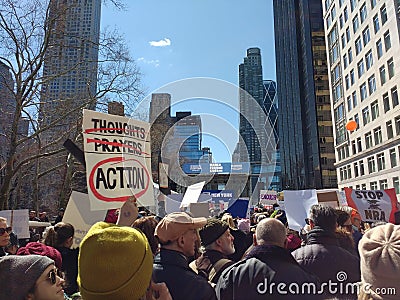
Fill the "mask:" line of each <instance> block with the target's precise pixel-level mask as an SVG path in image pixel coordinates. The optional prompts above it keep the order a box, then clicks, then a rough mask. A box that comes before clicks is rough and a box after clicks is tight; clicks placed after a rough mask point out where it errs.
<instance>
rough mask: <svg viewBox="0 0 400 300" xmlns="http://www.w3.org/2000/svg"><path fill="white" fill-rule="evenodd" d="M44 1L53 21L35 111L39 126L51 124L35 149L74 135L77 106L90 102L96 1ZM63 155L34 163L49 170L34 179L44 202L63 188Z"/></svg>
mask: <svg viewBox="0 0 400 300" xmlns="http://www.w3.org/2000/svg"><path fill="white" fill-rule="evenodd" d="M49 7H50V10H49V20H51V19H53V20H56V21H55V22H54V23H52V26H51V28H50V33H51V34H50V40H49V47H48V50H47V51H46V55H45V58H44V65H43V76H44V78H46V81H45V83H44V85H43V87H42V90H41V102H42V105H41V107H40V112H39V122H40V126H41V127H42V128H44V127H46V126H51V130H46V131H44V132H43V133H42V134H41V143H42V145H41V149H45V151H52V150H55V149H60V148H62V144H63V142H64V141H65V140H66V139H67V138H75V137H76V136H77V135H78V134H79V132H80V130H81V128H80V119H81V111H82V110H81V108H83V107H85V108H94V107H95V105H96V103H95V95H96V89H97V62H98V45H99V37H100V14H101V1H100V0H85V1H83V0H69V1H63V0H51V1H50V3H49ZM65 113H67V115H66V116H63V117H62V118H60V116H61V115H62V114H65ZM66 157H67V156H66V152H62V153H60V154H59V155H56V156H51V157H50V158H49V159H48V160H43V161H42V162H41V164H40V172H41V173H47V172H49V173H48V174H47V175H46V176H44V178H43V179H42V180H43V182H42V184H41V185H40V186H41V187H42V189H43V191H42V193H41V195H40V198H41V199H43V202H44V204H45V205H50V202H55V201H57V200H59V198H60V194H61V190H62V189H64V190H65V189H67V188H68V187H67V185H68V184H65V174H66ZM51 169H54V170H51ZM63 183H64V185H65V186H64V188H63V187H62V185H63ZM44 187H46V188H45V189H44Z"/></svg>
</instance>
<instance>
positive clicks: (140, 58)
mask: <svg viewBox="0 0 400 300" xmlns="http://www.w3.org/2000/svg"><path fill="white" fill-rule="evenodd" d="M137 61H138V62H142V63H144V64H149V65H153V66H154V67H156V68H157V67H158V66H160V61H159V60H158V59H152V60H148V59H145V58H144V57H139V58H138V59H137Z"/></svg>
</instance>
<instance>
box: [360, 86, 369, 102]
mask: <svg viewBox="0 0 400 300" xmlns="http://www.w3.org/2000/svg"><path fill="white" fill-rule="evenodd" d="M367 96H368V93H367V84H366V83H365V82H364V83H363V84H362V85H361V86H360V98H361V102H362V101H364V100H365V99H366V98H367Z"/></svg>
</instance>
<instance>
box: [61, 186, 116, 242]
mask: <svg viewBox="0 0 400 300" xmlns="http://www.w3.org/2000/svg"><path fill="white" fill-rule="evenodd" d="M120 206H122V203H120ZM106 214H107V210H96V211H92V210H90V203H89V196H88V194H84V193H79V192H76V191H72V194H71V197H70V198H69V201H68V205H67V208H66V210H65V213H64V217H63V222H65V223H70V224H72V226H74V228H75V235H74V243H73V248H76V247H79V244H80V243H81V241H82V239H83V237H84V236H85V235H86V233H87V232H88V231H89V229H90V227H92V225H93V224H95V223H96V222H99V221H104V218H105V217H106Z"/></svg>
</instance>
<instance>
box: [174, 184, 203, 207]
mask: <svg viewBox="0 0 400 300" xmlns="http://www.w3.org/2000/svg"><path fill="white" fill-rule="evenodd" d="M205 183H206V182H205V181H202V182H199V183H195V184H192V185H190V186H188V188H187V189H186V193H185V195H184V196H183V199H182V203H181V205H180V207H181V208H182V207H188V206H189V203H196V202H197V201H198V199H199V196H200V194H201V190H202V189H203V187H204V184H205Z"/></svg>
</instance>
